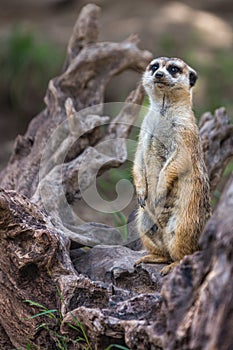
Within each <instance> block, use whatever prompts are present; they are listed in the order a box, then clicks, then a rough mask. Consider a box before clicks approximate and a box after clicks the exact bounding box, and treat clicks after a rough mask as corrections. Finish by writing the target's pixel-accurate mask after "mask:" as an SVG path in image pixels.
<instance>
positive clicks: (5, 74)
mask: <svg viewBox="0 0 233 350" xmlns="http://www.w3.org/2000/svg"><path fill="white" fill-rule="evenodd" d="M63 57H64V54H63V53H62V52H61V51H60V50H58V48H57V47H55V45H54V44H51V43H50V42H49V41H47V40H44V39H43V40H41V39H40V38H39V36H38V35H37V34H36V33H34V32H31V31H30V32H29V31H27V30H25V29H23V28H22V27H21V26H19V25H18V26H16V27H15V28H13V29H12V31H11V33H10V34H9V35H8V36H7V37H6V38H5V39H1V52H0V65H1V68H2V71H1V81H0V92H1V95H2V97H1V98H5V100H6V101H8V103H10V107H11V108H12V109H24V108H27V107H28V106H29V103H30V104H33V102H32V101H30V99H31V98H33V99H34V101H36V103H38V105H39V104H40V107H41V106H42V105H41V101H42V100H43V95H44V93H45V90H46V86H47V84H48V80H49V79H50V78H51V77H53V76H54V75H56V74H57V71H58V69H59V67H60V66H61V64H62V61H63ZM6 101H5V102H6ZM38 108H39V106H38Z"/></svg>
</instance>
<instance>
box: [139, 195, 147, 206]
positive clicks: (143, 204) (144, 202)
mask: <svg viewBox="0 0 233 350" xmlns="http://www.w3.org/2000/svg"><path fill="white" fill-rule="evenodd" d="M138 203H139V205H140V206H141V207H142V208H143V209H144V208H145V205H146V199H145V198H143V197H139V198H138Z"/></svg>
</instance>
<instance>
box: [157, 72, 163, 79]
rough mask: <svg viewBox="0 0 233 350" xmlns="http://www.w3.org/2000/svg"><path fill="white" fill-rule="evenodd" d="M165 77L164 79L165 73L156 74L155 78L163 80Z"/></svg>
mask: <svg viewBox="0 0 233 350" xmlns="http://www.w3.org/2000/svg"><path fill="white" fill-rule="evenodd" d="M163 77H164V73H163V72H156V73H155V78H159V79H161V78H163Z"/></svg>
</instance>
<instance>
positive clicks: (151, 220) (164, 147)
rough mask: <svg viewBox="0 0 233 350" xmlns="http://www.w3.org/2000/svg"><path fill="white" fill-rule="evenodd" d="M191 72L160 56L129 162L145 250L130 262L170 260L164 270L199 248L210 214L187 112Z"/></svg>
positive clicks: (151, 69)
mask: <svg viewBox="0 0 233 350" xmlns="http://www.w3.org/2000/svg"><path fill="white" fill-rule="evenodd" d="M196 80H197V73H196V71H195V70H194V69H192V68H191V67H190V66H188V65H187V64H186V63H185V62H184V61H182V60H181V59H178V58H167V57H160V58H156V59H154V60H153V61H152V62H151V63H150V64H149V65H148V67H147V69H146V71H145V73H144V75H143V78H142V84H143V86H144V89H145V91H146V93H147V95H148V97H149V100H150V109H149V112H148V114H147V115H146V116H145V118H144V120H143V122H142V125H141V129H140V134H139V142H138V147H137V151H136V155H135V160H134V166H133V179H134V184H135V188H136V194H137V197H138V202H139V208H138V212H137V226H138V230H139V233H140V236H141V240H142V243H143V245H144V246H145V247H146V248H147V250H148V251H149V253H150V254H149V255H146V256H144V257H142V258H141V259H139V260H137V261H136V262H135V265H137V264H139V263H141V262H145V263H170V264H169V265H167V266H165V267H164V268H163V269H162V270H161V274H162V275H166V274H167V273H169V272H170V271H171V269H173V268H174V267H175V266H176V265H177V264H179V262H180V260H181V259H182V258H183V257H184V256H185V255H189V254H192V253H193V252H195V251H196V250H198V249H199V246H198V240H199V235H200V233H201V231H202V229H203V227H204V225H205V223H206V221H207V219H208V218H209V216H210V195H209V180H208V175H207V170H206V167H205V163H204V159H203V153H202V148H201V143H200V139H199V130H198V127H197V124H196V120H195V116H194V113H193V111H192V87H193V86H194V85H195V83H196Z"/></svg>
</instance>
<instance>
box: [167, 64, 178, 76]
mask: <svg viewBox="0 0 233 350" xmlns="http://www.w3.org/2000/svg"><path fill="white" fill-rule="evenodd" d="M167 70H168V72H169V73H170V74H171V75H175V74H176V73H181V68H180V67H178V66H175V65H171V66H169V67H168V69H167Z"/></svg>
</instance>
